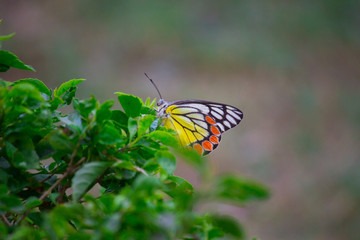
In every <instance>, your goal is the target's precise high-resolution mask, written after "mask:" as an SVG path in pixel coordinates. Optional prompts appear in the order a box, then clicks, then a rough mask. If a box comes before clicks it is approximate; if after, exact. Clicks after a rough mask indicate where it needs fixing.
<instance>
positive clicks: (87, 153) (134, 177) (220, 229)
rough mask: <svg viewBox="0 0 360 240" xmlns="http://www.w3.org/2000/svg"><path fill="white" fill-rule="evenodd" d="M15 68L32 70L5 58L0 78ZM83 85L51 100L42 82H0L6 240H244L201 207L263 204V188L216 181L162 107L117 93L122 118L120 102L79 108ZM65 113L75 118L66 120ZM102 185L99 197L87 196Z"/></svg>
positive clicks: (1, 229) (72, 85)
mask: <svg viewBox="0 0 360 240" xmlns="http://www.w3.org/2000/svg"><path fill="white" fill-rule="evenodd" d="M11 37H12V35H7V36H1V37H0V41H3V40H8V39H10V38H11ZM11 67H12V68H18V69H24V70H33V68H32V67H30V66H28V65H25V64H24V63H23V62H21V61H20V60H19V59H18V58H17V57H16V56H15V55H14V54H12V53H10V52H8V51H4V50H0V71H2V72H4V71H7V70H8V69H9V68H11ZM82 81H84V80H83V79H73V80H70V81H68V82H65V83H63V84H62V85H61V86H59V87H58V88H56V89H55V90H50V89H48V87H47V86H46V85H45V84H44V83H43V82H41V81H40V80H37V79H21V80H18V81H16V82H8V81H4V80H1V79H0V215H1V221H0V238H1V239H87V240H88V239H218V238H222V239H243V238H244V230H243V229H242V227H241V226H240V225H239V223H238V222H237V221H236V220H235V218H234V217H231V216H224V215H222V214H221V212H216V211H214V212H210V213H206V214H201V213H197V212H196V211H195V210H194V207H195V206H197V205H199V204H201V203H202V202H204V201H213V200H215V201H219V200H223V201H226V202H227V203H230V204H244V203H247V202H249V201H253V200H256V199H264V198H267V197H268V195H269V193H268V191H267V189H266V188H265V187H264V186H262V185H261V184H259V183H256V182H253V181H249V180H246V179H243V178H240V177H238V176H235V175H224V176H220V177H217V178H212V179H210V178H208V177H207V176H208V173H207V170H206V169H207V168H206V165H207V163H206V160H205V159H204V158H201V157H200V156H198V155H197V154H196V153H195V152H193V151H191V150H188V149H182V148H181V147H179V146H178V141H177V138H176V136H175V134H174V132H172V131H170V130H167V129H165V128H164V127H161V122H160V121H159V119H157V118H156V115H155V111H154V110H153V107H154V104H155V100H154V101H152V102H150V100H149V99H147V100H146V102H145V103H144V102H143V101H142V100H141V99H140V98H138V97H135V96H132V95H128V94H124V93H117V95H118V100H119V102H120V104H121V106H122V108H123V111H122V110H118V109H115V110H113V109H112V106H113V104H114V100H108V101H105V102H103V103H100V102H99V101H98V100H97V99H96V98H95V97H91V98H89V99H83V100H80V99H77V98H75V93H76V90H77V86H78V84H79V83H81V82H82ZM65 106H71V107H72V109H73V111H72V112H71V113H70V114H64V113H62V112H61V109H62V108H63V107H65ZM174 154H176V155H177V156H181V157H182V158H183V159H184V160H185V161H187V163H188V164H189V165H191V166H193V167H194V168H195V169H197V170H198V171H199V174H200V175H201V176H202V177H203V179H204V180H205V181H206V182H207V188H206V189H199V190H197V191H195V190H194V188H193V186H192V185H191V184H190V183H189V182H187V181H186V180H185V179H183V178H181V177H178V176H175V175H174V170H175V168H176V158H175V155H174ZM95 184H97V185H98V187H97V188H95V189H98V193H95V194H94V193H93V194H89V190H90V189H92V188H93V187H94V186H95ZM93 189H94V188H93Z"/></svg>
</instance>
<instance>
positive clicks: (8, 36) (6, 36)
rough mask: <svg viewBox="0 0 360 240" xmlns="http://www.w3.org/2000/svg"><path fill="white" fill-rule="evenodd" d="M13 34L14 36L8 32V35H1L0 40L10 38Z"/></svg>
mask: <svg viewBox="0 0 360 240" xmlns="http://www.w3.org/2000/svg"><path fill="white" fill-rule="evenodd" d="M13 36H15V33H10V34H8V35H1V36H0V41H6V40H9V39H11V38H12V37H13Z"/></svg>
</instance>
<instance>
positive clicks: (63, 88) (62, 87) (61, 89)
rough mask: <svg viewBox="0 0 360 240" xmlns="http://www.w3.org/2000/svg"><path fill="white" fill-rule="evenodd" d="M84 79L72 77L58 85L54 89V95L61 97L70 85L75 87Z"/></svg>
mask: <svg viewBox="0 0 360 240" xmlns="http://www.w3.org/2000/svg"><path fill="white" fill-rule="evenodd" d="M83 81H85V79H72V80H70V81H67V82H65V83H63V84H61V85H60V87H59V88H58V89H55V90H54V96H55V97H61V96H62V95H63V94H64V93H65V92H66V91H69V90H70V89H71V88H72V87H75V86H76V85H78V84H79V83H81V82H83Z"/></svg>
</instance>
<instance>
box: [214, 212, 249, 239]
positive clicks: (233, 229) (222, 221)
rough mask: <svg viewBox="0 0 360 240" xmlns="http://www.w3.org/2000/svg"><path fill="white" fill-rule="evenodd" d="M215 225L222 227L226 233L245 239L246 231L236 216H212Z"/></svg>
mask: <svg viewBox="0 0 360 240" xmlns="http://www.w3.org/2000/svg"><path fill="white" fill-rule="evenodd" d="M211 220H212V224H213V225H214V227H216V228H219V229H221V231H222V232H223V233H225V234H229V235H232V236H234V237H236V239H244V238H245V232H244V230H243V229H242V227H241V225H240V224H239V223H238V222H237V220H236V219H235V218H232V217H230V216H223V215H213V216H211Z"/></svg>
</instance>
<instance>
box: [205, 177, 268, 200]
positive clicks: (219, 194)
mask: <svg viewBox="0 0 360 240" xmlns="http://www.w3.org/2000/svg"><path fill="white" fill-rule="evenodd" d="M212 193H213V194H214V197H216V198H220V199H227V200H230V201H233V202H237V203H240V204H242V203H246V202H249V201H251V200H260V199H266V198H268V197H269V196H270V193H269V190H268V189H267V188H266V187H265V186H263V185H262V184H260V183H258V182H255V181H252V180H248V179H244V178H240V177H238V176H236V175H225V176H222V177H219V178H218V179H217V180H216V184H215V187H214V188H213V190H212Z"/></svg>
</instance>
